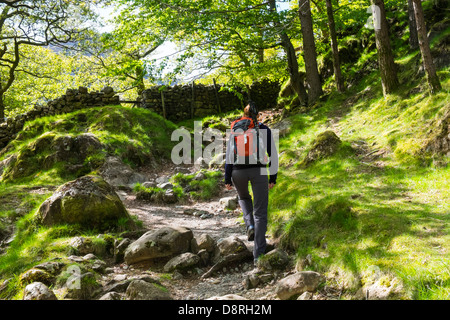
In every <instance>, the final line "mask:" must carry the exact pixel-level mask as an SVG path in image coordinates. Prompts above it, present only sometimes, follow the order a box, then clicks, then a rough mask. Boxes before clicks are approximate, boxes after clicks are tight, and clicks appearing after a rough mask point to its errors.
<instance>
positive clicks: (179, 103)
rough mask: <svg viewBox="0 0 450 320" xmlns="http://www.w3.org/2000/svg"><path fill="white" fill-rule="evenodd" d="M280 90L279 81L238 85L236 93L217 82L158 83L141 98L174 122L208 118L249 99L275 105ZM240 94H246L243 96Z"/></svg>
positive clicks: (147, 106) (262, 105)
mask: <svg viewBox="0 0 450 320" xmlns="http://www.w3.org/2000/svg"><path fill="white" fill-rule="evenodd" d="M279 91H280V84H279V83H278V82H269V81H264V82H259V83H254V84H253V85H252V86H250V87H249V88H248V92H249V93H247V89H243V88H235V90H234V92H237V93H238V94H235V93H234V92H230V91H229V90H221V86H220V85H217V86H214V85H209V86H206V85H202V84H193V85H192V84H191V85H177V86H172V87H163V86H155V87H152V88H149V89H146V90H144V92H143V93H142V96H141V97H140V104H141V106H142V107H144V108H147V109H150V110H152V111H154V112H156V113H158V114H160V115H163V116H165V117H166V119H169V120H171V121H180V120H185V119H190V118H195V117H205V116H208V115H213V114H217V113H218V112H219V111H221V112H227V111H232V110H236V109H239V108H242V107H243V105H244V104H245V103H246V101H247V100H248V98H249V95H250V98H251V99H252V100H254V101H255V102H256V104H257V105H258V106H259V108H260V109H263V108H268V107H274V106H276V104H277V101H276V100H277V97H278V93H279ZM238 95H240V96H241V97H242V101H241V99H239V97H238Z"/></svg>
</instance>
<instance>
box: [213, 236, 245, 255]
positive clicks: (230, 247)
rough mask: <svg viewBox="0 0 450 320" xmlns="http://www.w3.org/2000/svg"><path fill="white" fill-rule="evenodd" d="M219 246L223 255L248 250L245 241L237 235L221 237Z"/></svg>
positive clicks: (218, 242)
mask: <svg viewBox="0 0 450 320" xmlns="http://www.w3.org/2000/svg"><path fill="white" fill-rule="evenodd" d="M217 248H218V250H219V253H220V255H221V256H227V255H230V254H236V253H240V252H244V251H248V249H247V246H246V245H245V243H244V242H243V241H242V240H241V239H239V238H238V237H236V236H229V237H227V238H222V239H219V241H217Z"/></svg>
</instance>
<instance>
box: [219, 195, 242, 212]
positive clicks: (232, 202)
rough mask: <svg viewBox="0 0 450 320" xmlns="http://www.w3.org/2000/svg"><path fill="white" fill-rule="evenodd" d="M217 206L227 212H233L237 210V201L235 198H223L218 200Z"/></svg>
mask: <svg viewBox="0 0 450 320" xmlns="http://www.w3.org/2000/svg"><path fill="white" fill-rule="evenodd" d="M219 204H220V205H221V206H222V207H223V208H224V209H228V210H234V209H236V208H237V204H238V200H237V197H225V198H222V199H220V200H219Z"/></svg>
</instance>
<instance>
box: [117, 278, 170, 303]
mask: <svg viewBox="0 0 450 320" xmlns="http://www.w3.org/2000/svg"><path fill="white" fill-rule="evenodd" d="M125 295H126V297H127V299H128V300H172V297H171V296H170V293H169V291H168V290H167V289H166V288H164V287H163V286H161V285H158V284H155V283H149V282H146V281H143V280H134V281H132V282H131V283H130V285H129V286H128V288H127V291H126V293H125Z"/></svg>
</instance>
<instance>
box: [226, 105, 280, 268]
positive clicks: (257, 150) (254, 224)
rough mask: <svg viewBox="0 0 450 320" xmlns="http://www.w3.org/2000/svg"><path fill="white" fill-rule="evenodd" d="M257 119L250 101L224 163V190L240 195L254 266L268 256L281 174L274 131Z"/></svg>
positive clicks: (233, 133) (236, 124)
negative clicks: (271, 203) (272, 194)
mask: <svg viewBox="0 0 450 320" xmlns="http://www.w3.org/2000/svg"><path fill="white" fill-rule="evenodd" d="M257 117H258V109H257V107H256V105H255V103H254V102H253V101H249V103H248V104H247V106H246V107H245V108H244V116H243V117H241V118H239V119H237V120H235V121H234V122H233V123H232V125H231V127H232V128H231V135H230V138H229V140H228V143H227V151H226V163H225V187H226V188H227V189H228V190H231V189H232V186H233V185H234V187H235V188H236V191H237V193H238V198H239V205H240V206H241V208H242V211H243V213H244V221H245V225H246V230H247V238H248V240H249V241H254V249H253V258H254V262H255V264H256V262H257V260H258V258H259V257H260V256H261V255H263V254H264V253H265V249H266V245H267V243H266V231H267V207H268V199H269V189H271V188H273V187H274V186H275V184H276V180H277V171H278V154H277V150H276V147H275V143H274V139H273V136H272V131H271V130H270V129H269V127H267V126H266V125H264V124H262V123H260V122H258V121H257ZM267 155H268V157H267ZM268 176H269V177H268ZM249 182H250V184H251V188H252V193H253V199H252V197H251V195H250V192H249V188H248V184H249Z"/></svg>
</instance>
